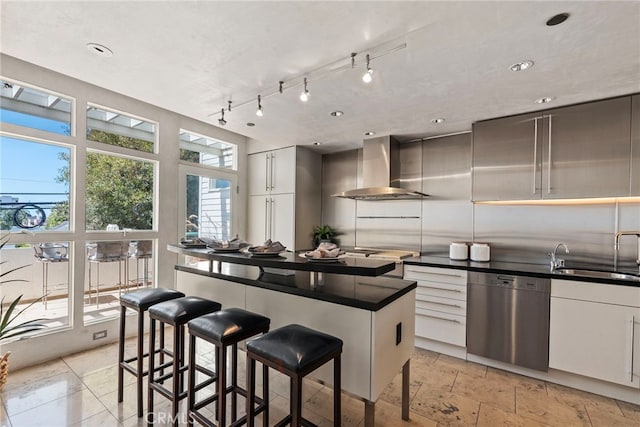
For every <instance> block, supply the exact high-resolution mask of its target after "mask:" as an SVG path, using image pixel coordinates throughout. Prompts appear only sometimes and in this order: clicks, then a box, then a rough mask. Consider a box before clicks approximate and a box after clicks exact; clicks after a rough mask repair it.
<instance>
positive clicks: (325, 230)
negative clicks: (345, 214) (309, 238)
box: [313, 224, 336, 246]
mask: <svg viewBox="0 0 640 427" xmlns="http://www.w3.org/2000/svg"><path fill="white" fill-rule="evenodd" d="M335 235H336V232H335V231H334V230H333V229H332V228H331V227H330V226H328V225H326V224H325V225H317V226H315V227H314V228H313V244H314V245H315V246H318V245H319V244H320V243H322V242H331V241H332V239H333V237H334V236H335Z"/></svg>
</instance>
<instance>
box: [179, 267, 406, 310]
mask: <svg viewBox="0 0 640 427" xmlns="http://www.w3.org/2000/svg"><path fill="white" fill-rule="evenodd" d="M220 267H221V268H222V271H221V272H219V271H218V270H217V267H216V269H214V271H213V272H209V271H207V270H201V269H198V268H194V267H190V266H186V265H176V267H175V268H176V270H178V271H184V272H187V273H193V274H198V275H201V276H208V277H215V278H217V279H222V280H227V281H230V282H235V283H241V284H244V285H248V286H255V287H258V288H263V289H269V290H272V291H276V292H284V293H287V294H293V295H299V296H303V297H307V298H313V299H316V300H321V301H327V302H332V303H335V304H340V305H346V306H350V307H355V308H359V309H363V310H369V311H378V310H380V309H381V308H383V307H385V306H387V305H388V304H390V303H391V302H393V301H395V300H397V299H398V298H400V297H401V296H403V295H405V294H407V293H408V292H410V291H411V290H412V289H415V288H416V282H415V281H407V280H402V279H396V278H391V277H385V276H381V277H360V276H350V275H345V274H325V275H324V285H322V286H313V285H311V275H312V273H310V272H308V271H295V272H293V274H290V275H281V274H272V273H266V272H262V271H260V269H259V268H258V267H255V266H248V265H241V264H228V263H224V264H222V265H221V266H220Z"/></svg>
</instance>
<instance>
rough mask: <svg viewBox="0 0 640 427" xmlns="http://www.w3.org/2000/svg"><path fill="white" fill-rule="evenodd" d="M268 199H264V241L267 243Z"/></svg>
mask: <svg viewBox="0 0 640 427" xmlns="http://www.w3.org/2000/svg"><path fill="white" fill-rule="evenodd" d="M268 224H269V199H268V198H265V199H264V241H265V242H266V241H267V238H268V236H267V234H269V228H268V227H269V226H268Z"/></svg>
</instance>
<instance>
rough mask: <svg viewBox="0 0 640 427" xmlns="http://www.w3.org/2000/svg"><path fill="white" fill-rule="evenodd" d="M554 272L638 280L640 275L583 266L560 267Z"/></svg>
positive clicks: (599, 277)
mask: <svg viewBox="0 0 640 427" xmlns="http://www.w3.org/2000/svg"><path fill="white" fill-rule="evenodd" d="M555 272H556V273H560V274H568V275H571V276H583V277H595V278H597V279H618V280H634V281H640V275H636V274H631V273H620V272H617V271H603V270H589V269H583V268H568V267H562V268H557V269H556V270H555Z"/></svg>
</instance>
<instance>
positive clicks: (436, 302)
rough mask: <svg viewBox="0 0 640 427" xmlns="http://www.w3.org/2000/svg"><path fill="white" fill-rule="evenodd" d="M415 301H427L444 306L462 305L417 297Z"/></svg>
mask: <svg viewBox="0 0 640 427" xmlns="http://www.w3.org/2000/svg"><path fill="white" fill-rule="evenodd" d="M416 301H422V302H428V303H429V304H438V305H444V306H445V307H455V308H462V306H461V305H458V304H447V303H445V302H438V301H431V300H428V299H419V298H416Z"/></svg>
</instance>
